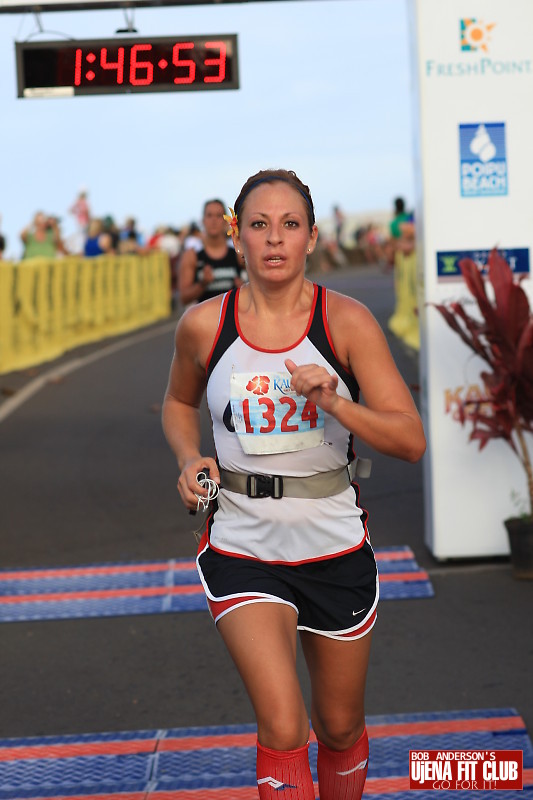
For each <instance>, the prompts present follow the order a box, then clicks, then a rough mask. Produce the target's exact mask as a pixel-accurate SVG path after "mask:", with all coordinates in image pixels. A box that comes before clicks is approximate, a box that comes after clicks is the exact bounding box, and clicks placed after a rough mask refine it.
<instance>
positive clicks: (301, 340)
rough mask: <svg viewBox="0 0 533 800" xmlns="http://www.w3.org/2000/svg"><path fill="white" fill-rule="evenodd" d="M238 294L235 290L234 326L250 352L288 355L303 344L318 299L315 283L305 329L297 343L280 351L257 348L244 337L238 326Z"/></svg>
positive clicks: (238, 290)
mask: <svg viewBox="0 0 533 800" xmlns="http://www.w3.org/2000/svg"><path fill="white" fill-rule="evenodd" d="M239 292H240V289H237V294H236V296H235V325H236V327H237V333H238V334H239V337H240V338H241V339H242V341H243V342H244V343H245V344H246V345H248V347H251V348H252V350H257V351H258V352H259V353H288V352H289V351H290V350H294V348H295V347H298V345H299V344H301V342H303V340H304V339H305V337H306V336H307V334H308V333H309V329H310V328H311V323H312V322H313V316H314V313H315V308H316V301H317V298H318V286H317V285H316V283H314V284H313V304H312V306H311V313H310V314H309V319H308V321H307V327H306V329H305V331H304V332H303V334H302V335H301V336H300V338H299V339H298V341H297V342H295V343H294V344H291V345H289V347H282V348H281V349H280V350H267V349H266V347H258V346H257V345H255V344H252V342H249V341H248V339H247V338H246V336H244V334H243V332H242V330H241V326H240V324H239Z"/></svg>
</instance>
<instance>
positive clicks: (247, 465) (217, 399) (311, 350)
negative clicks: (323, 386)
mask: <svg viewBox="0 0 533 800" xmlns="http://www.w3.org/2000/svg"><path fill="white" fill-rule="evenodd" d="M326 296H327V293H326V290H325V289H324V288H323V287H321V286H318V285H316V284H315V285H314V298H313V306H312V309H311V313H310V316H309V322H308V325H307V329H306V330H305V332H304V333H303V335H302V337H301V338H300V339H299V341H297V342H296V343H295V344H293V345H291V346H290V347H288V348H287V349H284V350H265V349H263V348H261V347H259V346H257V345H255V344H252V343H251V342H248V341H247V340H246V339H245V338H244V336H243V334H242V332H241V330H240V326H239V319H238V297H239V290H238V289H237V290H233V291H232V292H228V293H227V294H226V295H224V298H223V301H222V306H221V313H220V322H219V327H218V330H217V334H216V337H215V341H214V344H213V347H212V350H211V353H210V355H209V358H208V363H207V403H208V406H209V411H210V413H211V417H212V420H213V435H214V440H215V447H216V452H217V458H218V462H219V464H220V466H221V467H222V468H224V469H227V470H230V471H232V472H245V473H259V474H262V475H286V476H298V477H301V476H306V475H313V474H316V473H319V472H327V471H329V470H334V469H337V468H338V467H342V466H344V465H346V464H348V463H349V462H350V461H352V460H353V458H354V457H355V453H354V452H353V447H352V440H353V437H352V435H351V434H350V433H349V432H348V431H347V430H346V429H345V428H343V427H342V426H341V425H340V424H339V423H338V422H337V420H336V419H335V418H334V417H331V416H330V415H328V414H325V413H324V412H323V411H322V410H321V409H320V408H317V407H316V406H314V405H313V404H311V403H309V402H307V400H306V398H300V397H297V396H296V394H295V393H294V392H292V390H291V389H290V374H289V373H288V372H287V369H286V367H285V363H284V362H285V359H286V358H291V359H292V360H293V361H294V362H295V363H296V364H298V365H300V364H311V363H313V364H319V365H321V366H324V367H325V368H326V369H327V370H328V371H329V372H330V373H333V374H335V375H337V376H338V378H339V385H338V388H337V391H338V393H339V394H340V395H341V396H342V397H344V398H346V399H348V400H353V401H354V402H357V401H358V399H359V387H358V384H357V381H356V380H355V378H354V376H353V375H351V374H350V373H349V372H347V371H346V370H345V369H344V367H343V366H342V365H341V364H340V363H339V361H338V359H337V356H336V355H335V351H334V348H333V343H332V340H331V336H330V332H329V328H328V324H327V308H326ZM366 516H367V515H366V512H365V511H364V510H363V509H361V508H360V507H359V504H358V487H357V486H356V485H354V484H352V485H351V486H350V487H348V488H347V489H345V490H344V491H342V492H341V493H339V494H337V495H335V496H333V497H326V498H320V499H302V498H296V497H283V498H281V499H274V498H271V497H266V498H250V497H247V496H246V495H243V494H238V493H236V492H230V491H228V490H226V489H222V490H221V491H220V494H219V496H218V499H217V500H216V501H215V506H214V513H213V515H212V517H211V518H210V520H209V523H208V525H209V542H210V545H211V547H212V548H213V549H215V550H217V551H219V552H221V553H225V554H228V555H236V556H242V557H247V558H255V559H260V560H262V561H269V562H276V563H284V564H296V563H303V562H306V561H312V560H315V559H323V558H328V557H329V558H331V557H334V556H337V555H340V554H342V553H346V552H350V551H352V550H356V549H358V548H359V547H361V546H362V545H363V543H364V540H365V536H366V526H365V522H366Z"/></svg>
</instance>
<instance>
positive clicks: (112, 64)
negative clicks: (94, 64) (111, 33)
mask: <svg viewBox="0 0 533 800" xmlns="http://www.w3.org/2000/svg"><path fill="white" fill-rule="evenodd" d="M100 66H101V67H102V69H116V71H117V83H119V84H120V83H124V48H123V47H119V48H118V58H117V60H116V61H108V60H107V47H102V49H101V50H100Z"/></svg>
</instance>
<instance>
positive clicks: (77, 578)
mask: <svg viewBox="0 0 533 800" xmlns="http://www.w3.org/2000/svg"><path fill="white" fill-rule="evenodd" d="M375 553H376V560H377V563H378V568H379V574H380V591H381V599H382V600H405V599H411V598H424V597H433V594H434V592H433V587H432V585H431V582H430V580H429V576H428V574H427V572H425V571H424V570H422V569H420V567H419V566H418V564H417V562H416V560H415V557H414V554H413V552H412V551H411V550H410V548H409V547H394V548H377V549H376V551H375ZM206 610H207V604H206V600H205V595H204V591H203V588H202V586H201V584H200V579H199V577H198V573H197V571H196V563H195V560H194V559H192V558H190V559H176V560H174V559H171V560H169V561H163V562H147V563H123V564H100V565H97V564H95V565H89V566H83V567H66V568H58V569H32V570H9V571H8V570H3V571H0V622H26V621H29V620H45V619H73V618H83V617H113V616H123V615H128V614H162V613H169V612H179V611H206Z"/></svg>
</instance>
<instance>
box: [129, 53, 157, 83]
mask: <svg viewBox="0 0 533 800" xmlns="http://www.w3.org/2000/svg"><path fill="white" fill-rule="evenodd" d="M151 49H152V45H151V44H134V45H133V47H132V48H131V53H130V83H131V85H132V86H149V85H150V84H151V83H152V81H153V79H154V65H153V64H152V62H151V61H138V59H137V53H141V52H149V51H150V50H151ZM139 70H140V72H141V74H140V75H139ZM145 70H146V72H145Z"/></svg>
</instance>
